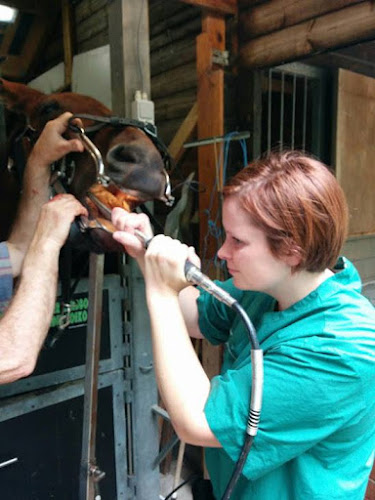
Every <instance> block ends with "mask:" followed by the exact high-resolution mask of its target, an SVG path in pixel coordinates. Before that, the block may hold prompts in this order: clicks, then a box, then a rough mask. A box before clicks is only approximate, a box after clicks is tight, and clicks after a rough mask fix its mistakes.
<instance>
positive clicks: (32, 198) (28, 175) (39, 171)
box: [9, 154, 50, 249]
mask: <svg viewBox="0 0 375 500" xmlns="http://www.w3.org/2000/svg"><path fill="white" fill-rule="evenodd" d="M49 175H50V174H49V167H48V166H47V165H39V164H38V159H37V158H36V157H35V156H34V155H33V154H31V155H30V158H29V160H28V166H27V168H26V170H25V176H24V180H23V189H22V196H21V200H20V204H19V208H18V213H17V218H16V221H15V224H14V226H13V229H12V233H11V235H10V238H9V241H10V242H11V243H12V244H14V245H18V246H21V247H22V248H26V249H27V247H28V246H29V244H30V241H31V239H32V237H33V234H34V231H35V227H36V223H37V220H38V217H39V214H40V210H41V207H42V205H43V204H44V203H45V202H46V201H47V200H48V196H49Z"/></svg>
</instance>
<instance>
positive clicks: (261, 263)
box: [113, 152, 375, 500]
mask: <svg viewBox="0 0 375 500" xmlns="http://www.w3.org/2000/svg"><path fill="white" fill-rule="evenodd" d="M113 221H114V224H115V225H116V227H117V228H118V229H119V232H117V233H115V235H114V237H115V239H116V240H117V241H119V242H121V243H122V244H123V245H124V246H125V248H126V250H127V251H128V252H129V254H130V255H132V256H133V257H135V258H136V259H137V261H138V263H139V265H140V267H141V269H142V271H143V273H144V276H145V281H146V294H147V304H148V308H149V313H150V318H151V326H152V340H153V349H154V359H155V370H156V376H157V380H158V385H159V389H160V393H161V396H162V398H163V400H164V403H165V405H166V408H167V410H168V413H169V415H170V417H171V420H172V423H173V425H174V427H175V430H176V432H177V433H178V435H179V437H180V438H181V439H182V440H183V441H186V442H188V443H191V444H195V445H200V446H204V447H206V448H207V449H206V459H207V467H208V470H209V473H210V477H211V481H212V484H213V489H214V494H215V498H218V499H219V498H221V496H222V495H223V492H224V491H225V487H226V485H227V483H228V482H229V480H230V477H231V474H232V471H233V468H234V464H235V462H236V461H237V459H238V456H239V453H240V450H241V447H242V444H243V440H244V430H245V426H246V420H247V413H248V408H249V401H250V389H251V360H250V349H249V342H248V337H247V334H246V332H245V329H244V327H243V325H242V323H241V322H240V321H239V320H238V318H237V317H236V316H235V313H234V312H233V311H232V310H231V309H228V308H227V307H226V306H225V305H223V304H222V303H221V302H218V301H217V300H216V299H214V298H213V297H212V296H211V295H208V294H207V293H205V292H201V293H200V292H199V291H198V290H197V289H195V288H193V287H188V283H187V282H186V280H185V277H184V272H183V268H184V262H185V260H186V259H187V258H188V259H190V260H191V261H192V262H193V263H195V264H199V261H198V259H197V257H196V255H195V253H194V251H193V249H191V248H187V247H186V246H185V245H182V244H181V243H179V242H178V241H176V240H171V239H170V238H167V237H164V236H160V235H158V236H156V237H155V238H153V240H152V241H151V243H150V245H149V248H148V250H147V253H146V254H145V253H144V250H143V248H142V246H141V244H140V242H139V241H138V240H137V238H136V237H135V236H134V234H133V233H134V229H138V230H141V231H142V232H144V233H145V234H146V235H147V236H151V235H152V232H151V228H150V224H149V222H148V220H147V218H146V217H145V216H144V215H137V214H125V213H124V212H122V211H120V210H118V209H115V211H114V212H113ZM223 226H224V229H225V233H226V238H225V242H224V244H223V246H222V247H221V248H220V250H219V252H218V256H219V257H220V258H221V259H223V260H225V261H226V264H227V268H228V271H229V272H230V274H231V275H232V278H231V279H230V280H228V281H226V282H224V283H221V285H220V286H222V287H223V288H224V289H225V290H227V291H228V292H229V293H230V294H231V295H232V296H233V297H234V298H235V299H237V300H238V301H239V303H240V304H241V305H242V307H243V308H244V309H245V310H246V312H247V314H248V315H249V317H250V319H251V320H252V322H253V323H254V325H255V328H256V330H257V336H258V340H259V342H260V345H261V348H262V349H263V351H264V395H263V407H262V413H261V420H260V428H259V432H258V434H257V436H256V437H255V439H254V443H253V446H252V448H251V451H250V454H249V456H248V459H247V461H246V464H245V467H244V469H243V473H242V475H241V477H240V480H239V482H238V484H237V486H236V489H235V491H234V495H233V496H232V498H235V499H257V500H273V499H275V498H277V499H278V500H292V499H293V500H299V499H307V498H308V499H319V500H323V499H324V500H325V499H327V500H328V499H329V500H331V499H347V500H360V499H363V497H364V494H365V490H366V485H367V481H368V476H369V474H370V470H371V467H372V463H373V450H374V445H375V419H374V416H375V384H374V382H373V381H374V376H375V335H374V334H375V312H374V309H373V307H372V306H371V304H370V303H369V302H368V301H367V300H366V299H365V298H364V297H363V296H362V295H361V294H360V287H361V284H360V278H359V275H358V273H357V271H356V270H355V268H354V266H353V265H352V264H351V263H350V262H349V261H348V260H346V259H343V258H341V259H339V260H338V255H339V252H340V249H341V247H342V244H343V242H344V240H345V236H346V230H347V206H346V202H345V198H344V195H343V192H342V190H341V188H340V186H339V185H338V183H337V181H336V180H335V178H334V176H333V175H332V174H331V173H330V172H329V170H328V169H327V168H326V167H325V166H324V165H323V164H322V163H320V162H319V161H317V160H315V159H312V158H309V157H307V156H305V155H303V154H301V153H298V152H285V153H280V154H271V155H270V156H269V157H267V158H265V159H261V160H258V161H255V162H253V163H252V164H250V165H249V166H248V167H247V168H245V169H243V170H242V171H240V172H239V173H238V174H237V175H236V176H235V177H234V178H233V179H232V180H231V181H230V182H229V184H228V185H227V186H226V187H225V189H224V203H223ZM335 265H336V267H335ZM189 334H190V336H193V337H205V338H207V339H208V340H209V341H210V342H212V343H213V344H221V343H226V349H225V354H224V362H223V367H222V372H221V375H220V376H218V377H215V378H214V379H213V380H212V381H211V382H210V381H209V380H208V378H207V376H206V375H205V372H204V371H203V368H202V366H201V364H200V362H199V360H198V358H197V357H196V355H195V353H194V350H193V348H192V344H191V342H190V339H189Z"/></svg>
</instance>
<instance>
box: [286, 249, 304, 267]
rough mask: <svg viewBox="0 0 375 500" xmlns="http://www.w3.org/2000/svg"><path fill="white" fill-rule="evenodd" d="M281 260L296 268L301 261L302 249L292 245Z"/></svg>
mask: <svg viewBox="0 0 375 500" xmlns="http://www.w3.org/2000/svg"><path fill="white" fill-rule="evenodd" d="M283 260H284V262H285V263H286V264H287V265H288V266H290V267H291V268H296V267H297V266H299V264H300V263H301V261H302V250H301V249H300V248H299V247H297V246H294V247H292V248H291V249H290V250H289V252H288V253H287V254H286V255H285V257H284V259H283Z"/></svg>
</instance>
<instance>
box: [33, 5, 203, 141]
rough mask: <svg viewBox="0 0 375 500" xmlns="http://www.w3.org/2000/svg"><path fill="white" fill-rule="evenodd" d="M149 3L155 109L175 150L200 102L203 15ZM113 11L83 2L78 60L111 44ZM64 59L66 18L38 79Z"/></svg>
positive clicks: (77, 25)
mask: <svg viewBox="0 0 375 500" xmlns="http://www.w3.org/2000/svg"><path fill="white" fill-rule="evenodd" d="M142 1H147V0H142ZM148 1H149V17H150V37H151V40H150V49H151V94H152V95H151V97H152V99H153V101H154V103H155V115H156V121H157V125H158V128H159V135H160V136H161V138H162V139H163V140H164V142H166V144H169V142H170V141H171V140H172V138H173V136H174V134H175V133H176V131H177V130H178V127H179V126H180V124H181V123H182V121H183V119H184V118H185V116H186V115H187V114H188V112H189V110H190V109H191V107H192V106H193V104H194V102H195V100H196V90H197V76H196V37H197V35H198V34H199V33H200V32H201V25H202V21H201V13H202V11H201V9H200V8H199V7H195V6H192V5H188V4H185V3H183V2H177V1H176V0H148ZM107 5H108V0H81V1H80V2H77V3H76V5H74V7H73V19H74V53H75V54H80V53H82V52H86V51H88V50H91V49H94V48H97V47H100V46H103V45H107V44H108V43H109V37H108V14H107ZM63 59H64V57H63V41H62V31H61V18H60V19H59V20H58V22H57V25H56V28H55V36H54V39H53V40H52V41H51V43H49V44H48V46H47V47H46V50H45V53H44V57H43V61H41V63H40V64H39V67H38V73H39V74H40V73H42V72H44V71H46V70H47V69H49V68H50V67H52V66H54V65H55V64H58V63H59V62H61V61H62V60H63Z"/></svg>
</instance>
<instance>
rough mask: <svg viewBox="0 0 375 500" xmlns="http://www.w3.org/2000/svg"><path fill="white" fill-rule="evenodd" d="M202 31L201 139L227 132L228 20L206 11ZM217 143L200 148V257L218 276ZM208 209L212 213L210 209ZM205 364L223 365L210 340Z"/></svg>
mask: <svg viewBox="0 0 375 500" xmlns="http://www.w3.org/2000/svg"><path fill="white" fill-rule="evenodd" d="M202 28H203V32H202V34H201V35H199V36H198V37H197V78H198V91H197V101H198V139H205V138H207V137H213V136H221V135H223V134H224V70H223V68H222V67H220V66H217V65H215V64H213V62H212V52H213V49H218V50H224V49H225V19H224V17H223V16H221V15H215V14H212V13H208V12H207V13H203V22H202ZM215 147H216V146H215V145H207V146H200V147H198V176H199V182H200V184H201V192H200V194H199V220H200V231H199V232H200V250H199V253H200V256H201V258H202V268H203V270H204V272H205V273H207V274H208V275H210V276H211V277H216V267H215V266H214V258H215V255H216V252H217V250H218V242H217V240H216V239H215V238H214V237H213V236H211V235H210V234H209V222H210V221H215V220H216V219H217V218H218V219H219V220H218V223H219V224H220V223H221V221H220V214H219V193H218V191H217V187H216V184H215V183H216V158H215V156H216V155H215ZM208 210H209V213H208V212H207V211H208ZM202 364H203V367H204V369H205V371H206V373H207V375H208V377H209V378H211V377H212V376H214V375H216V374H217V373H219V371H220V367H221V351H220V350H219V349H217V348H214V347H213V346H212V345H210V344H209V343H208V342H207V341H203V344H202Z"/></svg>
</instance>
